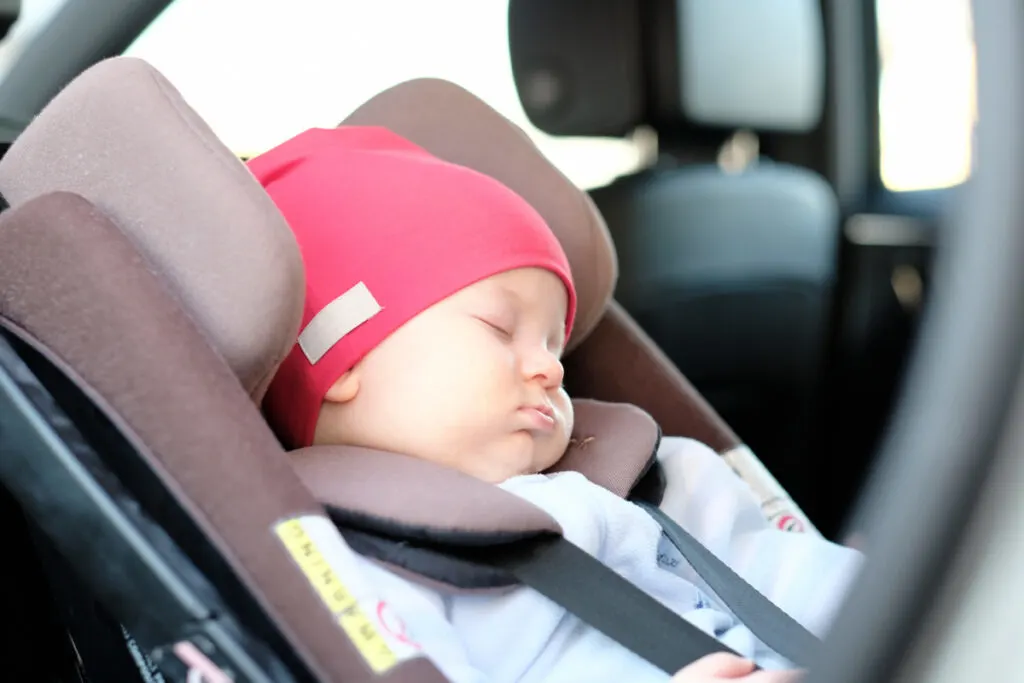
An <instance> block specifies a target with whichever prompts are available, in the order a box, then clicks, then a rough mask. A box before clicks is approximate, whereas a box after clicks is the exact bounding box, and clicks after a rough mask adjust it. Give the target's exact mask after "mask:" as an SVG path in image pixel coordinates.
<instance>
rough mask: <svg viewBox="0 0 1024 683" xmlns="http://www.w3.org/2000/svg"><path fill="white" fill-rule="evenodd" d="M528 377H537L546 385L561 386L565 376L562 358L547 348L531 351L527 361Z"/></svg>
mask: <svg viewBox="0 0 1024 683" xmlns="http://www.w3.org/2000/svg"><path fill="white" fill-rule="evenodd" d="M524 365H525V369H526V375H527V379H537V380H540V382H541V383H542V384H543V385H544V386H545V387H559V386H561V385H562V379H563V377H564V376H565V369H564V368H563V367H562V360H561V359H560V358H559V357H558V355H557V354H555V353H552V352H551V351H550V350H548V349H546V348H541V349H538V350H537V351H535V352H534V353H531V354H530V355H529V358H528V359H526V361H525V363H524Z"/></svg>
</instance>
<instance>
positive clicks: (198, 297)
mask: <svg viewBox="0 0 1024 683" xmlns="http://www.w3.org/2000/svg"><path fill="white" fill-rule="evenodd" d="M60 190H66V191H69V192H74V193H75V194H79V195H81V196H83V197H85V198H86V199H88V200H89V201H90V202H91V203H92V204H94V205H95V206H97V207H99V208H100V209H101V210H103V211H104V212H105V213H106V214H107V215H108V216H110V217H111V218H112V219H113V221H114V223H115V224H116V225H117V226H118V227H119V228H120V229H122V230H124V231H125V232H127V233H128V234H129V236H130V237H131V241H132V242H133V243H134V244H135V245H136V246H137V247H138V248H139V250H140V251H141V252H142V253H143V255H144V256H145V257H146V258H147V259H148V260H149V262H150V263H151V264H152V265H153V266H154V267H155V269H156V271H157V272H158V273H159V274H160V275H161V276H162V277H163V278H164V281H165V282H166V283H167V285H168V287H169V288H170V289H171V291H172V292H174V294H175V295H176V296H177V297H178V298H179V299H181V301H183V302H184V304H185V310H186V311H188V313H189V315H191V316H193V317H194V318H195V319H196V321H197V322H198V324H199V329H200V330H202V331H203V333H204V334H206V335H207V336H208V337H209V338H210V339H211V341H212V342H213V345H214V347H215V348H216V349H217V350H218V351H219V352H220V353H221V355H222V356H223V357H224V358H225V359H227V361H228V364H229V365H230V366H231V368H232V369H233V370H234V371H235V374H236V375H237V376H238V377H239V378H240V379H241V381H242V383H243V385H244V386H245V387H246V389H247V390H248V391H249V392H250V393H251V394H252V395H253V397H254V398H256V399H259V398H261V397H262V393H263V392H264V391H265V388H266V385H267V384H268V383H269V381H270V379H271V376H272V373H273V371H274V370H276V368H277V366H278V364H279V363H280V362H281V360H282V359H283V358H284V356H285V355H286V354H287V352H288V351H289V350H290V349H291V347H292V345H293V344H294V342H295V337H296V335H297V334H298V328H299V324H300V323H301V316H302V297H303V293H304V273H303V269H302V258H301V256H300V254H299V251H298V247H297V245H296V244H295V241H294V239H293V238H292V235H291V231H290V230H289V229H288V226H287V224H286V223H285V222H284V219H283V218H282V217H281V215H280V213H279V212H278V211H277V209H276V207H275V206H274V204H273V202H272V201H271V200H270V198H269V197H268V196H267V194H266V193H265V192H264V191H263V188H262V187H261V186H260V184H259V183H258V182H257V181H256V179H255V178H253V177H252V175H251V174H250V173H249V171H248V169H247V168H246V167H245V165H244V164H243V163H242V162H241V161H239V159H238V158H237V157H236V156H235V155H234V154H233V153H232V152H231V151H230V150H229V149H228V148H227V147H225V146H224V145H223V144H222V143H221V142H220V141H219V140H218V139H217V137H216V136H215V135H214V134H213V132H212V131H211V130H210V128H209V126H207V125H206V123H205V122H204V121H203V120H202V119H201V118H200V117H199V116H198V115H197V114H196V113H195V112H194V111H193V110H192V109H191V108H190V107H189V106H188V105H187V104H186V103H185V101H184V100H183V99H182V97H181V95H180V94H179V93H178V91H177V90H175V88H174V87H173V86H172V85H171V84H170V83H169V82H168V81H167V80H166V79H165V78H164V77H163V76H162V75H161V74H160V73H158V72H157V71H156V70H155V69H154V68H153V67H151V66H150V65H148V64H147V63H146V62H143V61H141V60H139V59H135V58H128V57H118V58H114V59H109V60H106V61H103V62H100V63H99V64H97V65H95V66H93V67H92V68H90V69H88V70H86V71H85V72H84V73H82V74H81V75H80V76H78V77H77V78H75V80H73V81H72V82H71V83H70V84H69V85H68V86H67V87H66V88H65V89H64V90H63V91H61V92H60V93H59V94H58V95H57V96H56V97H55V98H54V99H53V100H52V101H51V102H50V103H49V104H48V105H47V106H46V107H45V108H44V109H43V111H42V112H41V113H40V114H39V116H38V117H36V119H35V120H33V121H32V123H31V124H29V126H28V127H27V128H26V130H25V131H24V132H23V133H22V134H21V135H19V136H18V138H17V139H16V140H15V142H14V144H13V145H12V146H11V148H10V150H8V152H7V154H6V155H5V156H4V157H3V159H2V160H0V192H2V193H3V195H4V197H6V199H7V201H8V202H9V203H10V204H11V206H17V205H19V204H21V203H23V202H25V201H26V200H28V199H31V198H32V197H35V196H38V195H41V194H45V193H47V192H53V191H60ZM239 249H244V252H243V253H241V254H240V253H239Z"/></svg>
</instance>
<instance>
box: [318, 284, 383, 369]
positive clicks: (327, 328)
mask: <svg viewBox="0 0 1024 683" xmlns="http://www.w3.org/2000/svg"><path fill="white" fill-rule="evenodd" d="M381 310H382V309H381V305H380V304H379V303H377V299H375V298H374V296H373V294H372V293H371V292H370V290H369V288H367V286H366V284H365V283H363V282H360V283H358V284H356V285H355V286H353V287H352V289H350V290H348V291H347V292H345V293H344V294H342V295H341V296H339V297H338V298H337V299H335V300H334V301H332V302H331V303H329V304H327V305H326V306H324V307H323V308H322V309H320V312H319V313H317V314H316V315H314V316H313V319H312V320H310V321H309V324H308V325H306V329H304V330H303V331H302V333H301V334H300V335H299V348H301V349H302V353H304V354H305V355H306V358H307V359H308V360H309V362H310V363H312V364H313V365H316V364H317V363H318V362H319V361H320V359H321V358H323V357H324V356H325V355H326V354H327V352H328V351H330V350H331V347H333V346H334V345H335V344H337V343H338V342H339V341H341V340H342V339H344V338H345V335H347V334H348V333H349V332H351V331H352V330H354V329H356V328H357V327H359V326H360V325H362V324H363V323H365V322H366V321H367V320H369V319H370V318H372V317H373V316H375V315H377V314H378V313H380V312H381Z"/></svg>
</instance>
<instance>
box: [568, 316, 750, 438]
mask: <svg viewBox="0 0 1024 683" xmlns="http://www.w3.org/2000/svg"><path fill="white" fill-rule="evenodd" d="M565 377H566V387H567V389H568V390H569V392H570V393H572V394H573V395H574V396H581V397H587V398H595V399H598V400H601V401H622V402H625V403H632V404H633V405H636V406H639V407H640V408H643V409H644V410H645V411H647V412H648V413H650V415H651V417H653V418H654V419H655V421H657V423H658V424H659V425H661V429H662V431H663V432H664V433H665V434H666V435H668V436H688V437H690V438H693V439H697V440H698V441H702V442H704V443H705V444H707V445H708V446H710V447H711V448H713V449H715V450H716V451H718V452H719V453H724V452H725V451H727V450H729V449H731V448H734V447H736V446H738V445H739V444H740V443H741V442H740V439H739V437H737V436H736V434H735V432H733V431H732V429H730V428H729V425H727V424H726V423H725V421H724V420H722V418H721V417H719V415H718V413H716V412H715V410H714V408H712V407H711V406H710V405H708V403H707V401H705V400H704V397H702V396H701V395H700V394H699V393H697V390H696V389H694V388H693V385H692V384H690V382H689V381H688V380H687V379H686V377H684V376H683V374H682V373H681V372H680V371H679V369H678V368H676V366H675V365H673V363H672V361H671V360H669V359H668V356H666V355H665V354H664V353H662V351H661V350H660V349H658V347H657V346H656V345H655V344H654V342H653V341H651V338H650V337H648V336H647V334H646V333H645V332H644V331H643V330H641V329H640V326H639V325H637V323H636V322H635V321H634V320H633V319H632V318H631V317H630V316H629V314H628V313H626V311H625V310H623V308H622V307H621V306H620V305H619V304H618V303H617V302H615V301H612V302H611V303H609V305H608V310H607V311H606V313H605V316H604V318H603V319H602V320H601V322H600V323H599V324H598V326H597V328H595V329H594V331H593V332H592V333H591V334H590V336H589V337H587V339H586V340H585V341H584V342H583V344H582V345H581V346H580V347H579V348H578V349H576V350H575V351H574V352H573V353H571V354H570V355H569V356H568V357H567V358H566V359H565Z"/></svg>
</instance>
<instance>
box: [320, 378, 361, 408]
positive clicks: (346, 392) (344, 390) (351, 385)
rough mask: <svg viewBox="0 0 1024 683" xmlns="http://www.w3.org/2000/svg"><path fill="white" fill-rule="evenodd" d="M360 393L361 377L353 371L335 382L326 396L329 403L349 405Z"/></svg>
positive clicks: (325, 398) (325, 399)
mask: <svg viewBox="0 0 1024 683" xmlns="http://www.w3.org/2000/svg"><path fill="white" fill-rule="evenodd" d="M358 393H359V375H358V374H357V373H355V372H353V371H351V370H349V371H348V372H346V373H345V374H344V375H342V376H341V377H339V378H338V379H336V380H335V381H334V384H332V385H331V386H330V388H328V389H327V393H326V394H324V401H326V402H328V403H348V402H349V401H351V400H352V399H354V398H355V397H356V394H358Z"/></svg>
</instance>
